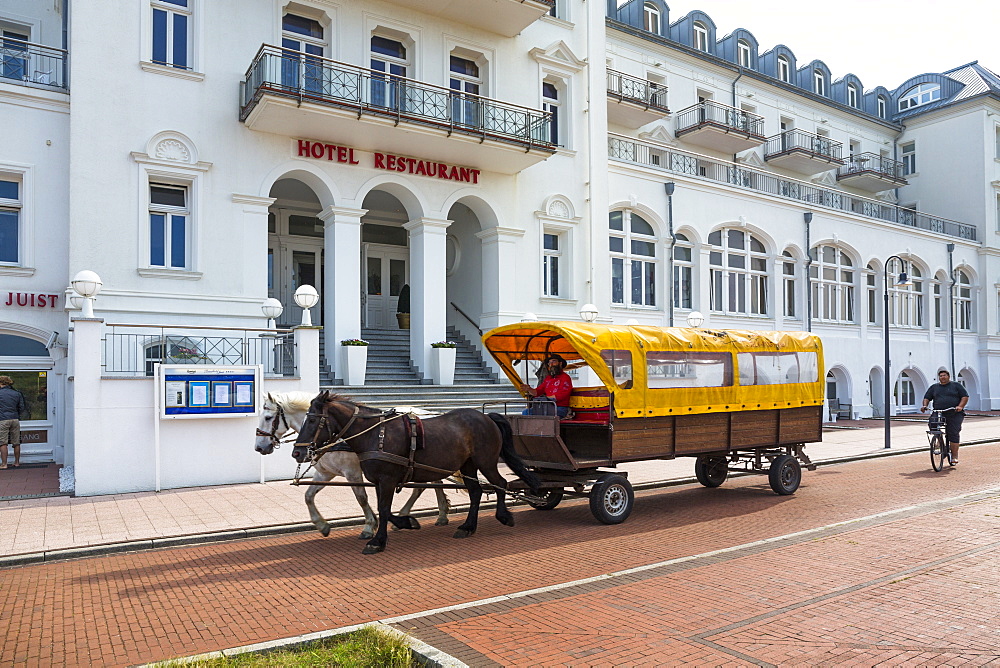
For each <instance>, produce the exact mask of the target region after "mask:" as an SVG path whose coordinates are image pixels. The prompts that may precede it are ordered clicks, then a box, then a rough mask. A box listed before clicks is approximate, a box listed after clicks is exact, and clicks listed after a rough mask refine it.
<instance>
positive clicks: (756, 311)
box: [708, 229, 767, 315]
mask: <svg viewBox="0 0 1000 668" xmlns="http://www.w3.org/2000/svg"><path fill="white" fill-rule="evenodd" d="M708 243H709V245H710V246H712V250H711V253H710V254H709V262H708V263H709V277H710V279H711V281H710V282H711V288H710V289H711V295H712V301H711V309H712V310H713V311H718V312H721V313H740V314H750V315H767V254H766V253H767V251H766V249H765V248H764V244H763V243H761V242H760V240H759V239H758V238H757V237H755V236H753V235H752V234H749V233H748V232H744V231H743V230H738V229H725V230H716V231H715V232H712V233H711V234H709V235H708Z"/></svg>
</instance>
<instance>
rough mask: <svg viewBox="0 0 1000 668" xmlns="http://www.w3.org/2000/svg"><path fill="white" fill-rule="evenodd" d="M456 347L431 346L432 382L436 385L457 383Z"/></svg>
mask: <svg viewBox="0 0 1000 668" xmlns="http://www.w3.org/2000/svg"><path fill="white" fill-rule="evenodd" d="M456 350H457V349H456V348H431V382H432V383H433V384H434V385H454V384H455V352H456Z"/></svg>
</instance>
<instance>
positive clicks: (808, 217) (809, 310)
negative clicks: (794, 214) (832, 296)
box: [802, 211, 813, 332]
mask: <svg viewBox="0 0 1000 668" xmlns="http://www.w3.org/2000/svg"><path fill="white" fill-rule="evenodd" d="M802 220H804V221H805V223H806V281H805V283H806V331H807V332H811V331H812V328H813V327H812V325H813V305H812V285H811V282H812V262H813V254H812V221H813V214H812V211H806V212H805V213H803V214H802Z"/></svg>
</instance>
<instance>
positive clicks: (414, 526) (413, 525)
mask: <svg viewBox="0 0 1000 668" xmlns="http://www.w3.org/2000/svg"><path fill="white" fill-rule="evenodd" d="M406 519H408V520H410V526H408V527H406V528H407V529H419V528H420V522H418V521H417V518H416V517H407V518H406Z"/></svg>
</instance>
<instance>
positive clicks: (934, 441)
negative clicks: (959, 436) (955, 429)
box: [931, 434, 948, 471]
mask: <svg viewBox="0 0 1000 668" xmlns="http://www.w3.org/2000/svg"><path fill="white" fill-rule="evenodd" d="M947 456H948V444H947V443H945V442H944V437H943V436H942V435H941V434H934V435H933V436H931V466H933V467H934V470H935V471H940V470H941V469H943V468H944V458H945V457H947Z"/></svg>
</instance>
